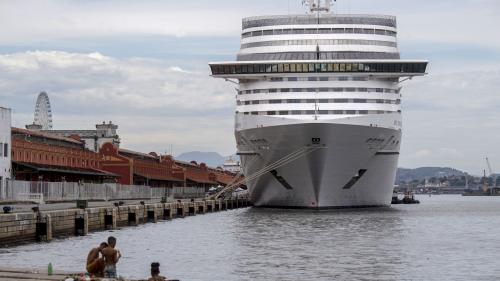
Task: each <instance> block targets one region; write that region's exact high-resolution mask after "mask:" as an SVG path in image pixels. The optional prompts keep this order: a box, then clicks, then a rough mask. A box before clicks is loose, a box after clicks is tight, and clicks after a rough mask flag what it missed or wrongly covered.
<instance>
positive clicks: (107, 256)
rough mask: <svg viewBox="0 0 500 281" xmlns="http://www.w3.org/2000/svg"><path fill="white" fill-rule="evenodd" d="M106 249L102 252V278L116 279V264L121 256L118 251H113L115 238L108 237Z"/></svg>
mask: <svg viewBox="0 0 500 281" xmlns="http://www.w3.org/2000/svg"><path fill="white" fill-rule="evenodd" d="M108 245H109V246H108V247H107V248H104V249H103V250H102V255H103V256H104V263H105V267H104V277H106V278H116V277H117V274H116V264H117V263H118V261H119V260H120V258H121V256H122V254H121V253H120V251H118V250H116V249H115V246H116V238H115V237H113V236H110V237H108Z"/></svg>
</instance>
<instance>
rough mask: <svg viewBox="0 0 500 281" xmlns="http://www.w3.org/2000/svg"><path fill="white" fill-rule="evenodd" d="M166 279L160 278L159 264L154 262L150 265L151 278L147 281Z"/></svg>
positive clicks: (163, 280) (162, 280)
mask: <svg viewBox="0 0 500 281" xmlns="http://www.w3.org/2000/svg"><path fill="white" fill-rule="evenodd" d="M165 280H167V278H166V277H163V276H160V263H158V262H154V263H152V264H151V278H149V279H148V281H165Z"/></svg>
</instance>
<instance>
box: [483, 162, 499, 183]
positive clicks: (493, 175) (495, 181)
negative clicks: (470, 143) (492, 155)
mask: <svg viewBox="0 0 500 281" xmlns="http://www.w3.org/2000/svg"><path fill="white" fill-rule="evenodd" d="M486 165H487V166H488V172H489V173H490V177H492V178H493V184H492V187H496V185H497V175H496V174H494V173H493V169H492V168H491V163H490V159H489V158H488V157H486Z"/></svg>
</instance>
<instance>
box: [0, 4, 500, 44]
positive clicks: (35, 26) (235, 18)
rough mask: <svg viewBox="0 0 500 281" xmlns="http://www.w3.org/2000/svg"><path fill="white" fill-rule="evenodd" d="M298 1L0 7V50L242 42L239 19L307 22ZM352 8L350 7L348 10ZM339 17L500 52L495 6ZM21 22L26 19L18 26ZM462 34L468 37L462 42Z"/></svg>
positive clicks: (416, 7) (391, 7)
mask: <svg viewBox="0 0 500 281" xmlns="http://www.w3.org/2000/svg"><path fill="white" fill-rule="evenodd" d="M301 2H302V1H299V0H280V1H264V0H257V1H242V0H240V1H228V0H218V1H216V2H214V1H203V0H194V1H157V0H148V1H125V0H109V1H74V0H73V1H71V0H63V1H61V0H57V1H56V0H24V1H2V2H1V3H0V26H4V27H5V26H8V28H4V29H3V30H2V33H1V34H0V45H2V44H3V45H6V44H15V45H18V44H22V43H33V42H46V41H51V40H71V39H72V38H79V37H89V36H90V37H96V36H101V37H109V36H120V35H127V36H135V35H141V34H142V35H153V34H154V35H163V36H175V37H192V36H205V37H214V36H215V37H220V36H238V35H239V33H240V31H241V30H240V28H241V18H243V17H246V16H255V15H264V14H287V13H298V14H303V13H304V12H305V10H306V9H305V8H304V7H303V6H302V5H301ZM351 2H353V3H351ZM335 9H336V11H338V12H340V13H381V14H392V15H396V16H398V22H399V28H400V30H399V31H400V40H402V41H420V42H428V43H429V46H432V44H431V43H430V42H433V43H438V42H445V43H448V44H467V45H478V46H485V47H494V48H498V47H500V37H498V36H494V35H495V34H496V33H497V32H496V31H497V30H496V27H497V25H498V17H497V15H498V13H499V12H500V5H499V3H498V1H497V0H480V1H478V0H460V1H452V0H443V1H431V0H424V1H413V2H409V1H396V0H380V1H376V3H374V1H372V0H359V1H338V3H336V6H335ZM20 18H24V19H29V20H23V21H20V20H19V19H20ZM464 34H465V35H466V36H464Z"/></svg>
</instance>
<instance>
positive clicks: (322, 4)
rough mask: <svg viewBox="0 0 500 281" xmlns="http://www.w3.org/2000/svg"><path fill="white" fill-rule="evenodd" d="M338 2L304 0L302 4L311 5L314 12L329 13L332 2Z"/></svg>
mask: <svg viewBox="0 0 500 281" xmlns="http://www.w3.org/2000/svg"><path fill="white" fill-rule="evenodd" d="M333 2H337V0H303V1H302V4H303V5H306V6H309V11H310V12H311V14H312V13H318V14H319V13H321V12H325V13H329V12H330V10H331V7H332V3H333Z"/></svg>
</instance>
